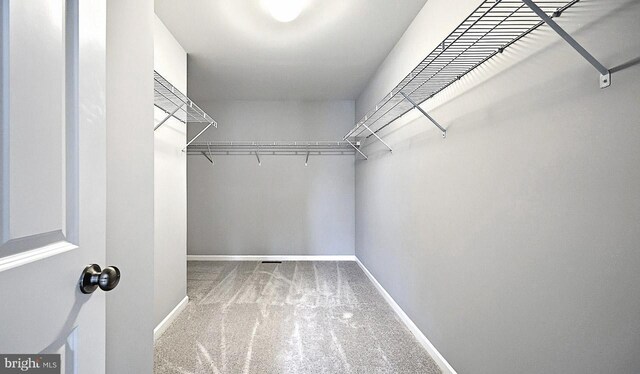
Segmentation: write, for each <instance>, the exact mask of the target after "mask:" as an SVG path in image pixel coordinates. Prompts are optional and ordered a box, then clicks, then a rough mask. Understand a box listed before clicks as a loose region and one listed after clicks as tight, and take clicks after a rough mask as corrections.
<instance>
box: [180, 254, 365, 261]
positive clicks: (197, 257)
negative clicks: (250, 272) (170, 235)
mask: <svg viewBox="0 0 640 374" xmlns="http://www.w3.org/2000/svg"><path fill="white" fill-rule="evenodd" d="M187 261H356V256H353V255H338V256H295V255H294V256H253V255H248V256H244V255H241V256H226V255H187Z"/></svg>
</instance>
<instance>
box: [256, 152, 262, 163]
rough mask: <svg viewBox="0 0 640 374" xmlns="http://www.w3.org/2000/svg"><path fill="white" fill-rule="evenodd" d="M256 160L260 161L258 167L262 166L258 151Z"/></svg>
mask: <svg viewBox="0 0 640 374" xmlns="http://www.w3.org/2000/svg"><path fill="white" fill-rule="evenodd" d="M256 159H258V166H262V161H260V153H258V150H257V149H256Z"/></svg>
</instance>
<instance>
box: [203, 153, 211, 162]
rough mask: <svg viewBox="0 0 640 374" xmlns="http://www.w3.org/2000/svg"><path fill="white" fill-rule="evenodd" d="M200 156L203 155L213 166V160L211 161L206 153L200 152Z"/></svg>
mask: <svg viewBox="0 0 640 374" xmlns="http://www.w3.org/2000/svg"><path fill="white" fill-rule="evenodd" d="M202 155H203V156H204V157H205V158H206V159H207V160H209V162H210V163H211V164H212V165H213V160H212V159H211V157H209V155H207V153H206V152H202Z"/></svg>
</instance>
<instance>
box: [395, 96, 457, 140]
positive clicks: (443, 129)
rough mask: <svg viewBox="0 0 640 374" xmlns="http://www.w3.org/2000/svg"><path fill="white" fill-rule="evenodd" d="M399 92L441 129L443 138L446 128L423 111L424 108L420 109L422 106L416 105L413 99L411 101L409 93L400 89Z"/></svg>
mask: <svg viewBox="0 0 640 374" xmlns="http://www.w3.org/2000/svg"><path fill="white" fill-rule="evenodd" d="M400 94H402V96H404V98H405V99H407V101H408V102H410V103H411V105H413V107H414V108H415V109H418V110H419V111H420V113H422V114H423V115H424V116H425V117H427V118H428V119H429V121H431V122H432V123H433V124H434V125H436V127H437V128H438V129H440V131H442V137H443V138H446V137H447V129H445V128H444V127H442V126H441V125H440V124H439V123H438V121H436V120H435V119H433V117H431V116H430V115H429V113H427V112H425V110H424V109H422V108H421V107H420V105H418V104H417V103H416V102H415V101H413V100H412V99H411V98H410V97H409V95H407V94H405V93H404V92H402V91H400Z"/></svg>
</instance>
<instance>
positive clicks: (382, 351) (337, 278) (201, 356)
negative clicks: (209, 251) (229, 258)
mask: <svg viewBox="0 0 640 374" xmlns="http://www.w3.org/2000/svg"><path fill="white" fill-rule="evenodd" d="M187 282H188V284H187V293H188V295H189V298H190V302H189V304H188V306H187V307H186V309H185V310H184V311H183V312H182V313H181V314H180V316H179V317H178V318H177V319H176V321H175V322H174V323H173V324H172V325H171V326H170V327H169V328H168V329H167V331H166V332H165V333H164V334H163V335H162V336H161V337H160V338H159V339H158V340H157V342H156V348H155V373H156V374H168V373H189V374H204V373H207V374H209V373H225V374H226V373H243V374H249V373H256V374H258V373H259V374H271V373H274V374H275V373H279V374H280V373H300V374H303V373H429V374H431V373H440V370H439V368H438V367H437V365H436V364H435V362H434V361H433V360H432V359H431V357H429V355H428V354H427V352H426V351H425V350H424V349H423V347H422V346H421V345H420V344H419V343H418V341H417V340H416V339H415V338H414V336H413V335H412V334H411V332H409V330H408V329H407V328H406V327H405V326H404V324H403V323H402V322H401V321H400V320H399V319H398V317H397V315H396V314H395V313H394V311H393V310H392V309H391V307H390V306H389V305H388V304H387V303H386V301H385V300H384V299H383V298H382V296H381V295H380V294H379V293H378V291H377V290H376V289H375V287H374V285H373V284H372V283H371V281H370V280H369V279H368V278H367V276H366V275H365V274H364V272H363V271H362V270H361V269H360V268H359V266H358V265H357V264H356V263H355V262H283V263H280V264H267V263H260V262H189V263H188V281H187Z"/></svg>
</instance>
